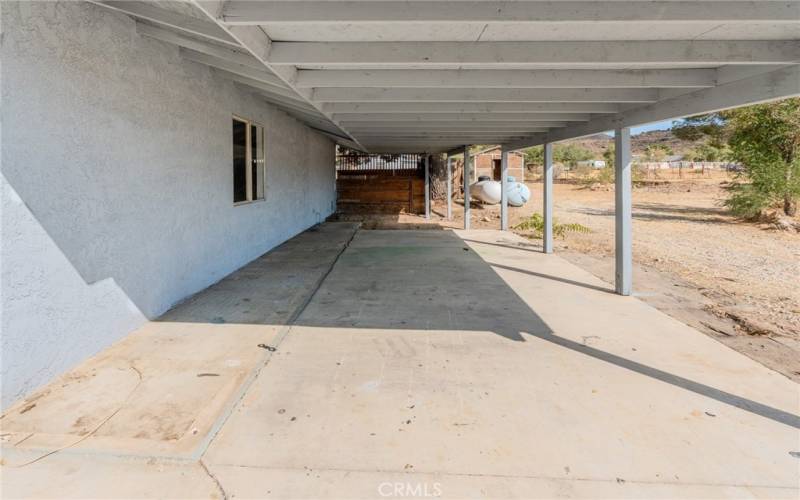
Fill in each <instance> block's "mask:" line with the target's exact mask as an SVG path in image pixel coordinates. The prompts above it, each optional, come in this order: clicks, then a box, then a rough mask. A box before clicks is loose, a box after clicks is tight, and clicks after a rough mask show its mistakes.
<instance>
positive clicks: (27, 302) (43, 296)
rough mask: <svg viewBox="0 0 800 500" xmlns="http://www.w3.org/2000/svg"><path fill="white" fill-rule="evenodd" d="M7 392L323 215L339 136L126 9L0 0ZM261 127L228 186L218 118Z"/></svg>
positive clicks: (39, 379) (45, 376)
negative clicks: (260, 159) (186, 52)
mask: <svg viewBox="0 0 800 500" xmlns="http://www.w3.org/2000/svg"><path fill="white" fill-rule="evenodd" d="M2 27H3V31H4V33H3V35H2V111H1V113H2V164H1V166H0V168H2V173H3V186H2V187H3V189H2V209H3V212H2V226H1V227H0V229H2V248H1V249H0V250H1V252H0V258H1V259H2V260H0V266H2V269H1V270H2V287H1V289H0V292H1V293H2V296H1V298H0V304H2V323H1V324H2V345H1V346H0V349H1V350H2V351H1V352H2V368H1V370H2V372H1V373H0V375H2V404H3V406H7V405H8V403H10V402H11V401H13V400H15V399H17V398H19V397H21V396H23V395H24V394H26V393H27V392H29V391H30V390H32V389H34V388H35V387H37V386H39V385H41V384H43V383H45V382H46V381H48V380H50V379H51V378H52V377H54V376H55V375H57V374H59V373H62V372H63V371H65V370H66V369H68V368H70V367H71V366H74V365H75V364H76V363H78V362H79V361H81V360H82V359H85V358H86V357H88V356H90V355H92V354H94V353H96V352H98V351H99V350H101V349H102V348H104V347H106V346H108V345H109V344H111V343H112V342H114V341H116V340H118V339H120V338H121V337H123V336H124V335H125V334H127V333H128V332H129V331H130V330H132V329H133V328H135V327H136V326H138V325H140V324H141V323H142V322H143V321H145V318H155V317H157V316H158V315H159V314H161V313H163V312H164V311H166V310H167V309H168V308H169V307H170V306H171V305H173V304H175V303H176V302H178V301H180V300H181V299H183V298H185V297H186V296H188V295H190V294H192V293H195V292H197V291H199V290H201V289H203V288H205V287H207V286H208V285H210V284H212V283H214V282H216V281H218V280H219V279H221V278H222V277H223V276H225V275H226V274H228V273H230V272H232V271H234V270H235V269H237V268H239V267H241V266H242V265H244V264H245V263H247V262H249V261H250V260H252V259H254V258H256V257H258V256H259V255H261V254H263V253H264V252H266V251H268V250H269V249H271V248H272V247H274V246H275V245H277V244H279V243H281V242H283V241H285V240H286V239H288V238H290V237H291V236H293V235H295V234H297V233H298V232H300V231H302V230H304V229H306V228H308V227H310V226H312V225H313V224H316V223H318V222H320V221H322V220H324V219H325V217H327V216H328V215H329V214H330V213H331V212H332V210H333V209H334V206H335V192H334V154H335V153H334V146H333V144H332V143H331V141H329V140H328V139H327V138H325V137H324V136H321V135H320V134H318V133H316V132H314V131H313V130H311V129H309V128H307V127H305V126H304V125H302V124H301V123H299V122H298V121H296V120H295V119H293V118H292V117H290V116H288V115H286V114H285V113H283V112H281V111H279V110H277V109H275V108H273V107H271V106H269V105H268V104H266V103H264V101H263V100H261V99H259V98H258V97H256V96H254V95H252V94H250V93H248V92H246V91H245V90H243V89H241V88H240V87H237V86H236V85H234V84H233V83H232V82H230V81H229V80H226V79H225V78H224V77H222V76H219V75H218V74H216V73H215V72H214V71H213V70H211V69H209V68H208V67H206V66H203V65H199V64H195V63H191V62H187V61H185V60H182V59H181V58H180V57H179V55H178V50H177V48H175V47H173V46H171V45H167V44H164V43H161V42H158V41H155V40H150V39H147V38H143V37H140V36H139V35H137V34H136V32H135V28H134V22H133V20H131V19H130V18H128V17H127V16H125V15H122V14H117V13H113V12H110V11H107V10H105V9H102V8H101V7H97V6H95V5H92V4H86V3H82V2H73V1H66V2H58V3H56V2H28V1H26V2H20V3H16V2H2ZM233 114H237V115H241V116H244V117H248V118H251V119H253V120H255V121H258V122H260V123H261V124H263V125H264V126H265V128H266V139H267V140H266V168H267V175H266V184H267V190H266V193H267V195H266V198H267V199H266V201H263V202H256V203H252V204H248V205H242V206H234V205H233V202H232V191H233V180H232V176H233V174H232V167H231V158H232V146H231V116H232V115H233Z"/></svg>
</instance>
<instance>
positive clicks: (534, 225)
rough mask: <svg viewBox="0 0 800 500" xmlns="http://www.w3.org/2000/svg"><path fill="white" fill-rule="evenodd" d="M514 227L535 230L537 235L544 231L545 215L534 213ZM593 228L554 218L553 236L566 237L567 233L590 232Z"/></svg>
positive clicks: (522, 229) (521, 229)
mask: <svg viewBox="0 0 800 500" xmlns="http://www.w3.org/2000/svg"><path fill="white" fill-rule="evenodd" d="M514 229H517V230H519V231H534V233H535V234H536V236H537V237H540V236H541V235H542V234H543V233H544V217H543V216H542V214H539V213H534V214H533V215H531V216H530V217H528V218H527V219H525V220H523V221H522V222H520V223H519V224H517V225H516V226H514ZM590 232H591V229H589V228H588V227H586V226H584V225H582V224H574V223H573V224H560V223H559V222H558V221H557V220H556V219H553V236H556V237H559V238H561V237H564V236H566V234H567V233H590Z"/></svg>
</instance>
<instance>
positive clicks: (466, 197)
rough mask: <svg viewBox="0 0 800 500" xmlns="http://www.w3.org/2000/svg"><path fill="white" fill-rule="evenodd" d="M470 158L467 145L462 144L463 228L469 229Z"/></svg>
mask: <svg viewBox="0 0 800 500" xmlns="http://www.w3.org/2000/svg"><path fill="white" fill-rule="evenodd" d="M470 163H472V160H471V159H470V157H469V146H464V229H469V212H470V210H469V203H470V202H469V178H470V170H471V169H472V166H471V165H470Z"/></svg>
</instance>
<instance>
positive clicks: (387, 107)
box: [323, 102, 620, 114]
mask: <svg viewBox="0 0 800 500" xmlns="http://www.w3.org/2000/svg"><path fill="white" fill-rule="evenodd" d="M323 108H324V109H325V111H326V112H329V113H528V114H538V113H618V112H619V111H620V105H619V104H614V103H605V102H331V103H326V104H325V105H324V106H323Z"/></svg>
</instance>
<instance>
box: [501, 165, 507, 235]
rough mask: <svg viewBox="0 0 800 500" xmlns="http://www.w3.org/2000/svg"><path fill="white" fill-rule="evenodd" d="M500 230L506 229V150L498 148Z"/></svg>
mask: <svg viewBox="0 0 800 500" xmlns="http://www.w3.org/2000/svg"><path fill="white" fill-rule="evenodd" d="M500 230H501V231H508V150H506V149H501V150H500Z"/></svg>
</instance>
